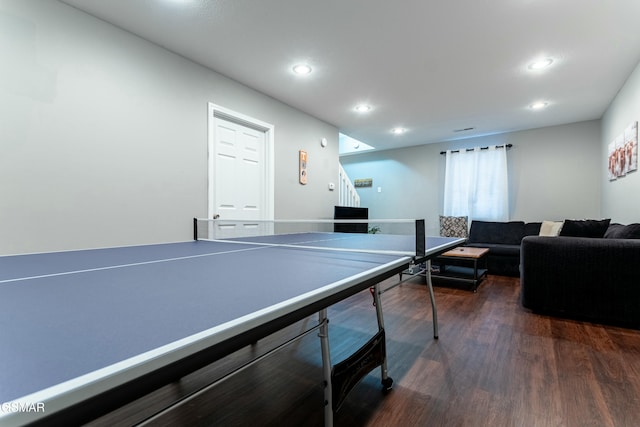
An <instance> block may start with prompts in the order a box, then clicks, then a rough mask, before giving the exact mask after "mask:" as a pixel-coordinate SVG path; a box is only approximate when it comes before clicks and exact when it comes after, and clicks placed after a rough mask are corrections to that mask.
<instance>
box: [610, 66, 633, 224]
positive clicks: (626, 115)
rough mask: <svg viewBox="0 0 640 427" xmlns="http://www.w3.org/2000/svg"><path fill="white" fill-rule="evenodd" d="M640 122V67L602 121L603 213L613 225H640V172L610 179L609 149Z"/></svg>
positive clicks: (628, 80)
mask: <svg viewBox="0 0 640 427" xmlns="http://www.w3.org/2000/svg"><path fill="white" fill-rule="evenodd" d="M639 120H640V64H639V65H638V66H637V67H636V69H635V71H634V72H633V73H632V74H631V76H630V77H629V78H628V79H627V82H626V83H625V85H624V86H623V87H622V89H621V90H620V92H619V93H618V95H617V96H616V98H615V99H614V101H613V102H612V103H611V105H610V106H609V108H608V109H607V112H606V113H605V115H604V116H603V118H602V147H601V156H602V159H603V160H602V162H601V171H602V174H601V180H602V189H603V191H602V214H603V216H605V217H607V218H611V219H612V220H613V221H614V222H620V223H622V224H628V223H631V222H640V196H639V195H640V171H635V172H631V173H629V174H627V175H626V176H625V177H622V178H618V179H617V180H615V181H611V182H610V181H609V180H608V178H607V163H606V159H607V147H608V145H609V143H610V142H611V141H612V140H613V139H614V138H616V137H617V136H618V135H619V134H621V133H622V132H623V131H624V130H625V128H626V127H627V126H629V125H630V124H631V123H632V122H635V121H639Z"/></svg>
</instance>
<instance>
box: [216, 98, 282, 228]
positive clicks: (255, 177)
mask: <svg viewBox="0 0 640 427" xmlns="http://www.w3.org/2000/svg"><path fill="white" fill-rule="evenodd" d="M209 119H210V136H209V150H210V153H209V157H210V171H209V177H210V179H209V189H210V195H209V198H210V200H209V211H210V212H209V214H210V215H211V216H210V217H219V218H220V219H224V220H229V219H233V220H238V221H237V222H234V223H225V224H224V225H223V226H222V228H224V230H222V231H225V232H226V233H227V235H223V236H220V235H217V236H216V237H228V233H235V235H242V230H251V229H255V228H256V227H261V226H262V225H263V224H261V223H259V222H256V220H264V219H273V188H272V183H273V178H272V175H273V165H272V163H273V159H272V155H271V150H272V147H271V146H270V145H271V142H272V139H273V127H272V126H269V125H267V124H265V123H262V122H259V121H256V120H253V121H252V120H251V119H248V118H246V117H244V116H240V115H235V116H233V115H231V114H230V113H228V112H227V113H224V114H222V113H220V111H219V110H217V109H214V110H213V111H212V116H210V118H209ZM217 231H220V230H217ZM232 235H234V234H232Z"/></svg>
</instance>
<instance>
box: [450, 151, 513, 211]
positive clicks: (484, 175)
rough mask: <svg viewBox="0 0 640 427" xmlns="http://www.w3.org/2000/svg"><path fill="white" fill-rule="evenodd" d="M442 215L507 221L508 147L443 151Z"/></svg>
mask: <svg viewBox="0 0 640 427" xmlns="http://www.w3.org/2000/svg"><path fill="white" fill-rule="evenodd" d="M446 162H447V163H446V169H445V179H444V215H447V216H467V217H468V218H469V220H473V219H477V220H485V221H507V220H508V219H509V189H508V183H507V150H506V148H496V147H495V146H492V147H489V148H488V149H484V150H481V149H480V147H476V148H474V149H473V151H467V150H460V151H459V152H456V153H453V152H451V150H448V151H447V152H446Z"/></svg>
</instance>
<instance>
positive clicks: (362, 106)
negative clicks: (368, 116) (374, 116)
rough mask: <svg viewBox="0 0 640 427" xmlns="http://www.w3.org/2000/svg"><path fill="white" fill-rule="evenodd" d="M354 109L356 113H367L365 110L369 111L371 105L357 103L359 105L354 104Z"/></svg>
mask: <svg viewBox="0 0 640 427" xmlns="http://www.w3.org/2000/svg"><path fill="white" fill-rule="evenodd" d="M355 110H356V111H357V112H358V113H367V112H369V111H371V105H367V104H359V105H356V107H355Z"/></svg>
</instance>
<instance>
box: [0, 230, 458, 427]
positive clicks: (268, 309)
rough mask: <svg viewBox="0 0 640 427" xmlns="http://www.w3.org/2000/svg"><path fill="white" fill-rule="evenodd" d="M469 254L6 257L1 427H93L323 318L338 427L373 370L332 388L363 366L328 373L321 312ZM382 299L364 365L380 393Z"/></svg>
mask: <svg viewBox="0 0 640 427" xmlns="http://www.w3.org/2000/svg"><path fill="white" fill-rule="evenodd" d="M363 240H364V242H363ZM276 242H277V243H278V244H277V245H274V243H276ZM462 242H463V239H451V238H430V237H429V238H426V239H425V248H424V249H425V250H424V251H422V252H421V253H420V254H419V255H416V254H415V253H414V252H413V248H414V247H415V245H414V244H413V243H412V242H410V241H407V239H406V237H405V236H403V237H402V238H398V237H395V238H394V237H393V236H384V235H367V234H359V235H356V234H340V235H337V234H334V233H314V234H297V235H286V236H284V237H281V236H271V237H265V238H262V239H257V240H256V239H253V241H252V242H249V241H247V240H246V239H236V240H228V241H206V240H198V241H191V242H184V243H168V244H158V245H146V246H132V247H120V248H107V249H93V250H82V251H68V252H54V253H41V254H28V255H14V256H4V257H0V425H3V426H18V425H52V424H56V425H72V424H80V423H83V422H86V421H88V420H91V419H94V418H96V417H98V416H100V415H103V414H105V413H107V412H110V411H112V410H114V409H116V408H117V407H120V406H123V405H124V404H126V403H128V402H130V401H132V400H135V399H136V398H138V397H141V396H143V395H145V394H148V393H149V392H151V391H153V390H155V389H157V388H159V387H161V386H163V385H165V384H168V383H171V382H173V381H177V380H179V379H180V378H181V377H183V376H185V375H187V374H188V373H191V372H193V371H195V370H197V369H199V368H201V367H204V366H206V365H208V364H210V363H212V362H214V361H216V360H218V359H220V358H222V357H224V356H226V355H228V354H230V353H232V352H234V351H236V350H238V349H240V348H242V347H244V346H247V345H250V344H251V343H254V342H256V341H257V340H258V339H261V338H263V337H265V336H267V335H269V334H272V333H274V332H276V331H278V330H279V329H282V328H284V327H286V326H288V325H290V324H292V323H294V322H296V321H299V320H302V319H304V318H306V317H308V316H310V315H313V314H315V313H319V322H318V326H317V327H318V329H319V330H320V334H319V335H320V336H321V344H322V346H321V348H322V353H323V372H324V376H325V382H326V383H327V387H326V389H327V390H326V391H325V397H326V402H325V424H326V425H331V423H332V416H333V411H334V410H336V408H337V407H338V406H339V403H340V402H339V400H340V399H343V396H344V394H345V393H346V392H348V390H349V389H350V387H351V386H352V385H353V383H354V382H356V381H358V378H361V377H362V376H364V374H366V373H368V372H370V370H371V367H368V368H367V369H369V370H368V371H367V372H364V373H362V372H357V373H350V374H348V375H346V376H344V377H342V379H340V378H338V377H336V376H332V373H333V374H334V375H335V374H336V372H337V371H344V370H346V365H349V364H350V362H353V361H354V360H355V359H350V360H348V361H345V362H343V363H341V364H338V365H336V366H335V367H332V366H331V362H330V354H329V353H330V352H329V347H328V339H327V334H328V326H327V318H326V313H327V310H326V308H327V307H328V306H330V305H332V304H334V303H336V302H338V301H340V300H342V299H345V298H347V297H349V296H351V295H353V294H355V293H357V292H360V291H362V290H364V289H367V288H370V287H374V286H375V287H377V284H378V283H379V282H381V281H382V280H385V279H387V278H389V277H392V276H393V275H396V274H398V273H400V272H401V271H403V270H405V269H406V268H407V267H408V266H409V265H411V264H412V263H416V262H425V261H427V262H428V260H429V259H430V258H431V257H433V256H436V255H438V254H440V253H442V252H444V251H446V250H448V249H450V248H452V247H455V246H457V245H460V244H461V243H462ZM363 243H366V244H367V245H368V246H367V247H371V248H380V247H382V248H384V249H385V250H386V251H385V252H383V253H367V252H362V251H360V250H359V249H357V248H359V247H361V246H363ZM336 247H342V250H336V249H335V248H336ZM429 284H430V283H429ZM376 289H377V288H376ZM378 295H379V292H376V293H375V297H376V303H377V305H376V308H377V310H379V311H380V313H379V317H378V319H379V324H380V325H379V326H380V330H381V332H380V333H379V335H378V336H377V337H374V338H375V339H372V341H375V342H373V343H370V345H369V349H368V350H367V349H364V350H362V351H365V352H369V353H375V354H378V355H379V360H378V361H377V362H376V363H377V364H376V366H382V367H383V384H384V381H385V380H386V381H391V380H390V378H387V377H386V358H385V348H384V330H383V323H382V320H381V304H380V301H379V297H378ZM431 295H433V294H431ZM432 302H433V300H432ZM434 315H435V306H434ZM434 321H435V319H434ZM434 327H435V324H434ZM435 331H436V335H437V329H436V330H435ZM363 348H364V347H363ZM362 351H361V352H360V354H355V355H354V356H353V357H355V358H357V357H361V358H362ZM380 353H381V354H380ZM365 356H366V355H365ZM365 358H367V357H365ZM368 359H370V357H368ZM361 360H362V359H361ZM343 368H344V369H343ZM360 370H362V367H361V368H360ZM332 381H333V382H334V383H339V385H337V386H336V385H335V384H334V386H333V388H332ZM387 385H388V386H390V384H387Z"/></svg>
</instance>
